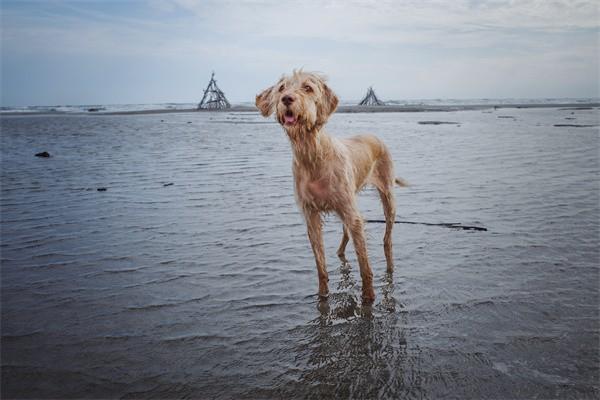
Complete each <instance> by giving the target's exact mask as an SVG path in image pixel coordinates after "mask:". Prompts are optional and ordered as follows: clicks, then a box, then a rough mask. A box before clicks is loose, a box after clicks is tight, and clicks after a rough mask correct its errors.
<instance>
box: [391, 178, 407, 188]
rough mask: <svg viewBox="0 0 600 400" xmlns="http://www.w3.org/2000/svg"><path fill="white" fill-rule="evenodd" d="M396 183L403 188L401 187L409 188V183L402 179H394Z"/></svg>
mask: <svg viewBox="0 0 600 400" xmlns="http://www.w3.org/2000/svg"><path fill="white" fill-rule="evenodd" d="M394 182H396V185H398V186H401V187H407V186H409V184H408V182H406V181H405V180H404V179H402V178H396V179H394Z"/></svg>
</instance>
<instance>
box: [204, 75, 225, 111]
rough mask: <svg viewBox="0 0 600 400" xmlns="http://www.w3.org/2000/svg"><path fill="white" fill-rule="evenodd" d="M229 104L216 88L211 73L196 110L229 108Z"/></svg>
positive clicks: (213, 76) (215, 82)
mask: <svg viewBox="0 0 600 400" xmlns="http://www.w3.org/2000/svg"><path fill="white" fill-rule="evenodd" d="M230 107H231V104H229V101H227V98H226V97H225V93H223V91H222V90H221V89H219V87H218V86H217V81H216V80H215V73H214V72H213V73H212V75H211V77H210V82H208V86H206V89H205V90H204V96H202V100H200V103H198V110H218V109H222V108H230Z"/></svg>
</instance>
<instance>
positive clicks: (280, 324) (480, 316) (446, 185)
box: [0, 105, 600, 399]
mask: <svg viewBox="0 0 600 400" xmlns="http://www.w3.org/2000/svg"><path fill="white" fill-rule="evenodd" d="M577 107H582V106H581V105H577ZM577 107H566V106H565V107H563V106H556V105H554V106H552V107H547V108H521V109H519V108H513V109H503V110H502V111H501V112H499V111H497V110H496V111H494V109H493V108H492V109H489V108H486V109H485V110H464V111H444V112H436V111H431V112H428V113H426V114H424V113H421V112H401V113H400V112H399V113H391V112H390V113H342V112H340V113H337V114H335V115H334V116H333V117H332V118H331V120H330V123H329V125H328V130H329V132H331V133H332V134H333V135H336V136H350V135H352V134H356V133H364V132H372V133H375V134H377V135H378V136H380V137H381V138H382V139H383V140H384V141H385V142H386V143H387V144H388V147H389V148H390V151H391V153H392V155H393V157H394V160H395V163H396V164H395V166H396V171H397V174H398V175H399V176H401V177H403V178H405V179H406V180H408V181H409V182H410V183H411V186H410V187H409V188H406V189H401V188H398V189H397V191H396V196H397V209H398V219H399V220H408V221H421V222H427V223H462V224H464V225H473V226H482V227H485V228H487V231H467V230H461V229H449V228H447V227H440V226H428V225H418V224H415V225H412V224H398V225H396V226H395V228H394V233H393V241H394V248H395V252H394V254H395V262H396V270H395V272H394V274H393V275H388V274H386V273H385V258H384V255H383V249H382V240H383V230H384V226H383V224H379V223H372V224H371V223H369V224H367V227H366V229H367V240H368V249H369V257H370V260H371V264H372V267H373V270H374V276H375V290H376V296H377V298H376V301H375V304H374V305H373V306H370V307H365V306H362V305H361V303H360V275H359V273H358V268H357V264H356V257H355V255H354V254H353V248H352V246H351V245H349V248H348V256H349V262H350V264H349V265H342V264H341V263H340V262H339V260H338V259H337V258H336V256H335V250H336V248H337V245H338V244H339V240H340V238H341V234H342V229H341V226H340V224H339V222H338V221H337V219H336V218H334V217H328V218H327V220H326V224H325V235H324V236H325V246H326V255H327V263H328V270H329V272H330V287H331V290H332V293H331V297H330V299H329V301H328V302H326V303H320V302H319V301H318V299H317V296H316V295H315V294H316V290H317V274H316V270H315V266H314V259H313V255H312V251H311V250H310V245H309V243H308V240H307V238H306V233H305V226H304V223H303V220H302V217H301V216H300V214H299V212H298V210H297V207H296V205H295V202H294V196H293V182H292V177H291V153H290V147H289V143H288V142H287V139H286V137H285V135H284V133H283V132H282V130H281V128H280V127H279V126H278V125H277V124H276V123H274V122H273V121H272V120H265V119H263V118H261V117H260V116H259V115H258V114H257V113H255V112H190V113H184V112H176V113H169V114H144V115H137V114H133V115H52V116H39V115H38V116H34V117H32V116H22V115H20V116H2V117H1V118H0V123H1V124H2V125H1V128H2V135H1V137H0V140H1V145H2V146H1V151H2V153H1V156H2V157H1V161H0V162H1V167H2V168H1V178H2V185H1V188H0V193H1V203H0V204H1V207H2V209H1V211H2V212H1V213H0V218H1V226H2V231H1V236H2V237H1V238H2V241H1V265H0V267H1V270H0V271H1V277H2V279H1V282H0V284H1V293H0V296H1V303H2V308H1V334H2V346H1V368H2V377H1V379H2V382H1V383H2V385H1V397H2V398H125V399H127V398H144V399H165V398H215V399H231V398H236V399H259V398H286V399H288V398H289V399H322V398H332V397H342V398H381V399H384V398H394V399H396V398H411V399H412V398H415V399H420V398H433V399H439V398H460V399H481V398H502V399H507V398H511V399H529V398H577V399H587V398H589V399H592V398H598V396H599V395H600V388H599V383H598V382H599V378H600V375H599V374H600V371H599V365H600V358H599V357H600V356H599V354H600V352H599V351H600V345H599V343H600V322H599V321H600V319H599V313H598V304H599V302H600V289H599V287H598V282H599V279H600V267H599V264H600V250H599V248H600V227H599V223H598V216H599V215H600V188H599V187H598V176H600V162H599V157H598V154H599V153H598V151H599V148H600V143H599V141H600V139H599V132H598V123H599V115H598V110H597V109H593V110H587V109H569V110H563V109H562V108H577ZM499 116H509V117H510V118H499ZM422 121H446V122H456V123H457V124H420V123H419V122H422ZM565 123H568V124H577V125H583V126H582V127H570V126H555V125H560V124H565ZM586 125H591V126H586ZM43 151H47V152H48V153H49V154H50V157H48V158H40V157H35V156H34V154H36V153H40V152H43ZM100 188H104V189H105V190H104V191H98V189H100ZM359 207H360V209H361V211H362V212H363V215H364V216H365V218H367V219H373V220H378V219H382V218H383V212H382V209H381V205H380V203H379V199H378V195H377V192H376V191H374V190H371V189H369V190H366V191H364V192H363V193H361V195H360V197H359Z"/></svg>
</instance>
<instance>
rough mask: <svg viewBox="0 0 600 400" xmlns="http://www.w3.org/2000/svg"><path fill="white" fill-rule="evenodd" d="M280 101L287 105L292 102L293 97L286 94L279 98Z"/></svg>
mask: <svg viewBox="0 0 600 400" xmlns="http://www.w3.org/2000/svg"><path fill="white" fill-rule="evenodd" d="M281 102H282V103H283V104H285V105H286V106H289V105H290V104H292V103H293V102H294V98H293V97H292V96H290V95H289V94H288V95H285V96H283V97H282V98H281Z"/></svg>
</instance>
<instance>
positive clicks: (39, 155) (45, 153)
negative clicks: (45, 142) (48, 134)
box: [35, 151, 50, 158]
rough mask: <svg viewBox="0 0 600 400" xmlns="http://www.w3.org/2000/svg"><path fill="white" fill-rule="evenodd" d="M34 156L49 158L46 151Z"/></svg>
mask: <svg viewBox="0 0 600 400" xmlns="http://www.w3.org/2000/svg"><path fill="white" fill-rule="evenodd" d="M35 156H36V157H45V158H48V157H50V153H48V152H47V151H42V152H41V153H37V154H36V155H35Z"/></svg>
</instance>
